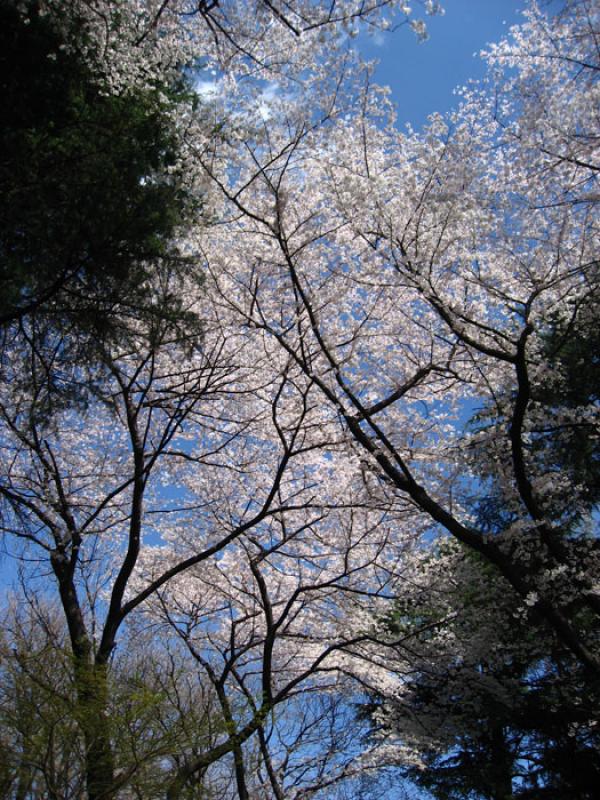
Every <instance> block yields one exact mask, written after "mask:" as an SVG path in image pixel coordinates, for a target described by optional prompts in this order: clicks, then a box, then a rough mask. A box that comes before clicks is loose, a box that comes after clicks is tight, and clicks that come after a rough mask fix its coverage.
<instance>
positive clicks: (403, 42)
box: [359, 0, 526, 130]
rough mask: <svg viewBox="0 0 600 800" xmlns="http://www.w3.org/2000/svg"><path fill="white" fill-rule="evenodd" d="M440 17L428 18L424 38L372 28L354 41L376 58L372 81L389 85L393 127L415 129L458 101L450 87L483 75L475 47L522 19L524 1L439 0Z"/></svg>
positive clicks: (493, 39) (403, 31) (478, 48)
mask: <svg viewBox="0 0 600 800" xmlns="http://www.w3.org/2000/svg"><path fill="white" fill-rule="evenodd" d="M442 6H443V8H444V11H445V13H444V15H443V16H434V17H427V19H426V23H427V30H428V33H429V39H428V40H427V41H425V42H419V41H418V40H417V37H416V36H415V35H413V34H412V33H411V32H409V31H408V30H406V29H405V28H404V29H401V30H399V31H396V32H395V33H383V32H377V33H376V34H375V35H371V36H366V35H362V36H361V37H360V40H359V47H360V51H361V53H362V55H363V57H364V58H366V59H369V60H371V59H375V60H378V61H379V64H378V66H377V69H376V71H375V81H376V82H377V83H378V84H380V85H383V86H389V87H390V89H391V90H392V95H391V96H392V100H393V101H394V104H395V105H396V107H397V111H398V121H397V124H398V127H399V128H401V129H402V128H404V126H405V125H406V124H410V125H412V127H413V128H415V129H417V130H418V129H420V128H421V126H422V125H424V124H425V122H426V121H427V117H428V115H429V114H433V113H434V112H439V113H445V112H446V111H449V110H451V109H452V108H454V107H455V106H456V105H457V104H458V97H457V96H456V95H455V94H454V90H455V89H456V88H457V87H459V86H462V85H464V84H466V83H467V82H468V81H470V80H474V79H479V78H482V77H483V75H484V73H485V63H484V62H483V61H482V59H481V58H480V57H479V55H478V54H479V52H480V51H481V50H482V49H485V46H486V45H487V44H488V43H490V42H497V41H499V40H500V39H501V38H503V37H504V36H505V35H506V34H507V33H508V29H509V28H510V26H511V25H516V24H518V23H520V22H522V20H523V17H522V10H523V9H524V8H525V6H526V2H525V0H442Z"/></svg>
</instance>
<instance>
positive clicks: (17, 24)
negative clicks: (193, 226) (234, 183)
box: [0, 0, 193, 337]
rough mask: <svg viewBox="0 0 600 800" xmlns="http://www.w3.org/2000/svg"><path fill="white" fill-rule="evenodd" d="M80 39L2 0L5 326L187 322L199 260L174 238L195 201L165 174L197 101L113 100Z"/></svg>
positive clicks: (0, 216)
mask: <svg viewBox="0 0 600 800" xmlns="http://www.w3.org/2000/svg"><path fill="white" fill-rule="evenodd" d="M69 24H70V25H71V27H73V26H74V27H75V28H76V27H77V23H76V21H75V22H74V21H73V20H71V21H70V23H69ZM65 25H66V23H65ZM77 35H79V36H80V38H81V37H83V36H84V32H83V31H77V30H75V31H73V32H72V35H71V34H69V35H67V33H65V32H64V30H63V31H61V30H59V29H58V25H57V22H56V20H55V19H51V18H50V17H49V16H46V15H40V13H39V4H38V3H36V2H32V3H30V4H29V5H28V18H27V19H25V18H24V17H23V16H22V15H21V13H19V12H18V11H17V9H16V4H15V3H13V2H6V1H5V0H3V1H2V2H0V104H1V107H2V109H3V122H2V128H1V133H0V137H1V139H0V148H1V149H0V153H1V155H0V280H1V283H2V294H1V296H0V321H1V322H2V323H4V324H5V325H6V324H10V323H12V322H15V321H21V320H23V319H24V318H28V317H29V318H30V317H31V316H32V315H34V314H37V315H38V316H39V315H40V314H42V315H44V316H45V317H46V318H48V317H49V318H51V319H52V321H53V322H54V324H56V323H59V324H60V325H63V326H66V327H68V326H69V325H71V324H72V323H75V325H76V326H77V328H78V330H79V332H80V333H81V331H88V332H90V331H91V332H92V333H93V335H94V336H96V337H97V336H98V335H99V336H100V337H105V336H110V335H113V334H117V335H121V334H122V333H123V330H124V329H127V326H128V318H132V317H139V316H140V315H141V316H144V315H146V316H148V315H155V316H156V315H157V314H159V315H162V316H165V317H169V316H171V317H177V315H178V314H180V313H181V312H182V308H181V303H180V302H179V301H177V300H176V297H175V294H174V293H173V275H174V274H177V275H181V273H182V271H183V270H185V269H187V268H189V264H187V263H186V261H185V259H183V258H181V256H180V254H179V252H178V250H177V248H176V247H175V246H174V244H173V235H174V233H175V231H176V228H177V226H178V225H179V224H180V223H181V222H182V221H183V218H184V216H185V214H186V213H189V211H190V210H191V209H192V207H193V204H192V202H191V198H190V196H189V194H188V193H186V192H185V191H184V190H183V189H182V188H181V185H180V181H178V180H176V179H174V178H168V177H166V175H167V168H168V167H170V166H171V165H173V164H174V163H175V161H176V159H177V141H176V137H175V134H174V132H173V129H172V125H171V123H170V119H169V114H168V112H169V105H170V104H171V103H175V102H178V101H180V100H183V99H184V98H185V96H186V93H185V87H183V86H182V87H179V88H176V89H173V88H171V90H170V91H171V98H172V99H171V100H167V99H165V94H164V87H156V89H155V90H145V91H140V90H136V91H130V92H128V93H123V94H120V95H109V94H107V93H105V92H103V91H102V85H101V82H99V81H98V80H97V77H98V76H96V75H94V74H93V73H92V69H91V67H90V66H88V64H87V63H85V62H84V60H83V59H82V57H81V56H80V55H79V54H78V53H77V52H76V51H75V50H74V47H72V46H71V45H72V43H73V42H77ZM71 40H73V42H72V41H71ZM161 89H162V90H163V91H161ZM161 292H162V297H161ZM157 295H158V296H157Z"/></svg>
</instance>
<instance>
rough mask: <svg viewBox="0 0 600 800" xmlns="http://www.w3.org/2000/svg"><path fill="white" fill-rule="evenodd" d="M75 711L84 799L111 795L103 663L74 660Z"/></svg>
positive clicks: (105, 798)
mask: <svg viewBox="0 0 600 800" xmlns="http://www.w3.org/2000/svg"><path fill="white" fill-rule="evenodd" d="M75 683H76V689H77V714H78V718H79V724H80V725H81V729H82V732H83V738H84V742H85V758H86V764H85V772H86V785H87V794H88V800H111V798H113V797H114V796H115V793H116V786H115V763H114V752H113V747H112V740H111V730H110V727H111V725H110V717H109V712H108V669H107V666H106V665H105V664H101V665H98V664H95V663H93V661H92V660H91V659H90V660H89V661H88V662H87V663H81V662H80V663H77V660H76V664H75Z"/></svg>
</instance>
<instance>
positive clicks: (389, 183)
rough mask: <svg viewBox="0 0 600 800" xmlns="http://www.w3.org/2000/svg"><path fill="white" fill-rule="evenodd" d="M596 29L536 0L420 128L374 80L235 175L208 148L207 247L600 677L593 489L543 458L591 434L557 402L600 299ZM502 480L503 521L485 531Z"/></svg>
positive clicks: (361, 422) (255, 317)
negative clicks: (574, 338)
mask: <svg viewBox="0 0 600 800" xmlns="http://www.w3.org/2000/svg"><path fill="white" fill-rule="evenodd" d="M597 21H598V20H597V14H596V13H595V9H594V7H593V5H592V4H590V3H586V2H575V3H568V4H567V5H566V7H565V10H564V12H563V13H562V14H560V15H559V16H557V17H555V18H554V19H552V20H549V19H548V18H546V17H545V16H544V15H543V14H542V13H541V12H540V11H539V10H538V9H537V8H536V7H535V6H533V7H532V9H531V11H530V12H529V16H528V17H527V20H526V22H525V24H524V25H522V26H521V27H519V28H517V29H516V30H515V31H514V33H513V34H512V37H511V38H510V39H509V40H507V41H506V42H504V43H502V44H500V45H498V46H497V47H496V48H494V49H493V50H492V51H491V52H490V54H489V55H488V59H489V62H490V68H491V74H490V78H489V81H488V83H487V84H486V85H484V86H482V87H478V88H475V89H473V90H468V91H465V93H464V95H463V101H462V104H461V106H460V108H459V110H458V111H457V112H455V113H454V114H452V115H450V116H449V117H448V118H447V119H443V118H441V117H438V116H434V117H433V118H432V119H431V121H430V124H429V126H428V127H427V128H426V130H425V131H424V133H423V134H419V135H418V134H408V135H402V134H399V133H398V132H397V131H396V130H395V128H394V127H393V126H392V125H391V124H389V125H387V126H386V125H385V121H384V120H383V121H382V118H381V115H382V113H383V109H384V107H383V104H382V101H381V100H380V99H379V100H377V99H376V98H377V95H376V93H373V92H372V90H370V88H369V87H368V76H367V79H366V82H365V87H364V90H363V91H362V92H359V93H358V94H357V93H356V92H354V93H353V94H352V95H351V97H350V98H349V99H348V102H349V105H344V103H343V102H342V101H340V105H339V106H338V108H337V109H335V110H334V109H332V107H325V108H324V109H323V113H322V115H321V116H320V117H319V119H316V118H315V117H316V115H315V114H313V115H312V117H311V119H310V120H307V119H306V118H304V119H300V118H298V117H293V115H292V114H291V113H290V115H289V117H288V119H287V120H285V122H284V123H283V125H282V126H281V127H278V126H277V121H276V120H269V124H268V130H266V131H265V133H264V135H263V136H261V135H260V134H256V136H254V137H252V138H248V139H247V140H246V148H247V153H248V155H247V157H246V158H245V159H244V160H242V161H241V162H238V164H239V166H236V171H235V172H233V171H232V170H231V169H229V170H227V168H226V166H224V167H222V168H220V167H219V162H218V160H217V159H216V158H215V156H214V154H212V153H211V155H210V158H207V157H206V156H201V158H202V163H203V165H204V168H205V169H206V171H207V173H208V174H209V175H210V177H211V178H212V179H213V180H214V181H216V182H217V183H218V185H219V186H220V187H221V188H222V190H223V192H224V195H225V196H226V198H227V200H228V201H229V205H230V209H231V211H230V214H231V217H230V219H231V224H230V225H229V226H228V229H227V232H226V234H224V235H219V237H218V238H217V237H215V238H213V239H212V240H211V242H210V246H211V248H212V250H208V253H209V260H210V261H211V262H212V263H213V265H214V276H215V277H214V279H215V282H216V284H217V286H218V287H219V290H220V291H221V292H222V295H223V297H224V298H227V299H228V300H229V303H230V305H231V307H232V308H235V309H236V310H237V311H238V313H240V314H241V315H243V316H244V318H245V319H246V320H247V323H248V325H249V326H252V327H253V328H255V329H257V330H261V331H263V332H264V333H265V335H266V336H267V337H269V338H271V339H272V340H274V341H276V342H278V343H279V346H280V347H281V348H282V349H283V351H284V352H285V353H287V354H288V356H289V357H291V358H292V359H293V360H294V361H295V362H296V364H298V366H299V367H300V368H301V369H302V370H303V372H304V373H305V375H306V376H307V377H309V378H310V379H311V380H312V381H314V383H315V385H316V386H317V387H318V388H319V390H320V391H321V393H322V397H323V403H324V405H325V406H327V407H328V409H329V412H328V413H329V414H330V415H331V418H332V419H336V420H337V421H338V423H339V424H340V426H341V428H342V429H343V430H344V431H345V435H346V437H347V440H348V442H349V447H351V449H352V450H353V451H354V452H355V453H356V454H357V455H358V457H359V458H362V459H363V462H364V469H365V472H366V473H367V474H368V478H367V480H369V481H371V482H372V483H377V484H379V485H380V487H385V490H386V491H388V492H391V493H392V494H396V495H397V496H399V497H402V498H405V501H406V502H407V503H409V504H410V505H411V506H412V507H413V508H414V509H415V510H418V511H419V512H420V514H421V515H423V517H424V518H426V519H428V520H429V524H430V526H431V527H432V528H440V527H441V528H442V529H445V531H446V532H447V533H449V534H450V535H452V536H454V537H455V538H456V539H458V540H459V541H461V542H462V543H463V544H465V545H466V546H468V547H469V548H471V549H473V550H475V551H477V552H478V553H480V554H481V555H482V556H483V557H484V558H485V559H486V560H487V561H489V562H490V563H492V564H494V565H495V567H496V568H497V569H498V571H499V572H500V574H501V575H503V576H504V578H505V579H506V580H507V581H508V582H509V584H510V585H511V586H512V587H513V590H514V591H515V592H516V594H517V596H519V597H520V598H521V602H523V603H525V604H526V605H528V604H533V605H534V607H535V609H536V611H537V612H538V613H539V614H541V615H542V617H543V618H544V619H545V620H546V622H547V624H548V625H549V626H550V628H551V629H552V630H553V631H554V632H555V634H556V635H557V636H558V638H559V640H560V641H562V642H563V644H564V645H565V646H567V647H568V648H569V649H570V650H571V652H572V653H573V654H574V655H575V656H576V657H577V658H578V659H579V660H580V662H581V663H582V664H583V665H585V666H586V668H587V669H589V670H590V671H591V672H593V673H596V672H597V671H598V654H597V652H596V648H595V644H594V640H593V638H590V637H589V634H588V631H587V630H585V628H584V627H582V625H583V622H582V620H583V618H584V617H585V616H586V615H587V614H588V613H591V614H593V615H594V616H596V615H597V613H598V608H599V605H598V604H599V600H598V593H597V541H596V538H595V536H593V535H592V536H588V535H587V534H586V533H585V525H586V520H587V521H588V523H589V524H592V525H593V520H592V519H591V518H590V507H589V503H588V502H587V501H586V499H585V497H584V495H585V493H586V491H585V489H584V487H582V486H581V485H578V484H577V483H576V482H575V480H574V475H573V473H572V472H570V471H569V470H568V469H561V467H562V466H564V464H565V461H564V460H563V462H562V464H554V465H551V464H549V463H548V462H547V461H546V460H545V459H543V458H538V457H537V454H538V452H539V448H540V446H541V445H542V443H543V442H545V441H551V440H553V441H560V442H561V445H562V446H564V447H569V446H570V442H572V441H573V440H572V439H570V435H571V434H570V432H572V431H573V430H575V429H577V428H580V427H582V426H583V427H587V429H588V430H590V431H597V402H596V400H595V399H594V397H593V396H590V397H589V402H587V404H586V403H584V404H580V405H578V406H577V407H576V408H573V407H571V408H569V407H568V406H567V404H565V403H561V402H560V399H559V400H558V401H554V402H552V403H548V402H544V400H543V394H544V386H547V385H549V383H550V382H553V384H554V386H555V387H556V386H560V385H561V373H560V371H559V369H560V368H559V367H557V362H556V360H554V362H553V361H552V357H551V356H550V355H549V352H548V347H547V343H548V337H551V336H552V332H553V331H557V330H559V329H560V330H562V331H564V332H565V334H564V336H562V339H563V341H565V340H567V339H568V338H569V336H570V334H571V332H572V331H574V330H577V329H579V328H580V327H581V326H582V324H583V323H582V321H583V318H584V317H586V318H587V315H588V313H589V310H590V309H591V308H594V307H595V298H596V297H597V264H598V251H597V243H598V235H597V233H598V231H597V218H596V216H595V213H594V212H595V209H596V207H597V195H596V193H595V181H596V174H597V164H596V160H595V157H596V149H595V148H596V144H597V117H596V112H595V106H594V103H591V104H590V102H589V100H590V97H596V96H597V92H598V83H597V74H598V51H597V44H596V28H597ZM567 87H568V89H567ZM342 91H343V90H342V89H341V88H340V91H339V95H338V99H339V97H340V96H341V94H342ZM230 158H233V154H231V155H230ZM221 163H222V164H223V165H226V164H227V161H226V159H225V157H224V156H223V161H222V162H221ZM249 252H251V253H252V258H249V257H248V253H249ZM580 315H581V320H580ZM560 339H561V337H560V336H559V340H560ZM561 346H562V345H561V344H558V345H557V348H558V349H560V347H561ZM563 385H564V383H563ZM478 409H479V410H480V411H481V416H480V419H481V420H482V424H481V425H480V426H477V425H475V426H472V427H471V430H470V431H468V430H465V420H466V419H468V418H469V417H473V416H474V415H475V413H476V411H477V410H478ZM486 419H487V422H485V421H484V420H486ZM594 435H596V434H594ZM491 475H493V476H494V480H495V481H496V485H497V486H500V487H501V498H502V503H503V505H504V508H505V512H506V513H505V520H507V522H506V524H505V525H500V526H497V527H496V528H494V529H493V530H491V531H489V530H486V529H485V528H484V527H483V526H481V525H478V520H477V514H478V507H479V505H480V502H481V500H482V499H483V497H484V496H485V494H486V492H487V491H488V487H489V486H490V476H491ZM566 497H568V502H569V505H570V508H569V510H568V512H567V511H564V512H563V511H562V510H561V509H562V508H563V504H564V502H565V498H566ZM571 512H575V516H576V517H577V518H578V519H579V525H578V527H577V529H576V530H573V528H572V527H571V526H570V525H568V524H567V517H570V519H572V518H573V514H572V513H571ZM582 615H583V617H582Z"/></svg>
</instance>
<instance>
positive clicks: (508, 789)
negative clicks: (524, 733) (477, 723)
mask: <svg viewBox="0 0 600 800" xmlns="http://www.w3.org/2000/svg"><path fill="white" fill-rule="evenodd" d="M491 745H492V748H491V750H492V768H491V770H490V783H491V784H492V786H491V789H492V791H491V795H490V798H491V800H513V791H512V777H513V776H512V772H513V769H512V768H513V758H512V754H511V752H510V749H509V747H508V743H507V741H506V735H505V733H504V729H503V726H502V725H498V724H493V723H492V731H491Z"/></svg>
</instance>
